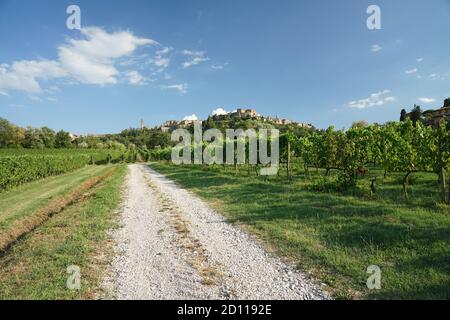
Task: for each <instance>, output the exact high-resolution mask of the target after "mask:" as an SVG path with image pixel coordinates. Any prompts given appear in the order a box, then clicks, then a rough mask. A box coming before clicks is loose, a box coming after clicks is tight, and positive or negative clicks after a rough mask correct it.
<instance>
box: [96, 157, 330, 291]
mask: <svg viewBox="0 0 450 320" xmlns="http://www.w3.org/2000/svg"><path fill="white" fill-rule="evenodd" d="M121 212H122V213H121V224H122V226H121V228H119V229H117V230H115V231H113V238H114V240H115V243H116V245H115V252H116V255H115V257H114V258H113V261H112V264H111V267H110V271H109V273H108V276H107V277H106V279H105V281H104V288H105V291H106V292H107V297H108V298H112V299H163V300H164V299H191V300H197V299H270V300H272V299H275V300H277V299H289V300H300V299H327V298H328V296H327V295H326V294H325V293H324V292H323V291H322V290H321V289H320V288H319V287H318V286H316V285H315V284H314V283H313V282H312V281H310V280H309V279H308V278H307V277H306V276H305V275H304V274H302V273H300V272H298V271H297V270H296V269H295V268H294V267H293V266H292V265H290V264H289V263H287V262H285V261H283V260H282V259H280V258H277V257H275V256H273V255H272V254H269V253H268V252H267V251H266V250H264V248H263V247H262V246H261V245H260V244H259V242H258V241H257V239H255V238H254V237H252V236H250V235H248V234H247V233H245V232H243V231H241V230H239V229H238V228H237V227H235V226H232V225H230V224H229V223H227V222H226V221H225V219H224V218H223V217H222V216H221V215H220V214H218V213H217V212H215V211H214V210H213V209H211V208H210V207H209V206H208V205H207V204H205V203H204V202H203V201H202V200H200V199H199V198H198V197H196V196H194V195H193V194H191V193H190V192H188V191H186V190H184V189H182V188H180V187H179V186H178V185H176V184H175V183H173V182H172V181H170V180H168V179H167V178H165V177H164V176H162V175H160V174H159V173H157V172H155V171H154V170H152V169H150V168H149V167H148V166H146V165H142V164H133V165H130V166H129V172H128V175H127V179H126V190H125V198H124V203H123V204H122V208H121Z"/></svg>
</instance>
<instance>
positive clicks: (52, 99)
mask: <svg viewBox="0 0 450 320" xmlns="http://www.w3.org/2000/svg"><path fill="white" fill-rule="evenodd" d="M47 100H48V101H50V102H57V101H58V99H56V98H54V97H48V98H47Z"/></svg>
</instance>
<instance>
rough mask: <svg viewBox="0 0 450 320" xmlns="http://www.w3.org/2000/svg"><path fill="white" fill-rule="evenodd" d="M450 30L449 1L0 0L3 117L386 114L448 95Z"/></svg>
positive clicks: (93, 123)
mask: <svg viewBox="0 0 450 320" xmlns="http://www.w3.org/2000/svg"><path fill="white" fill-rule="evenodd" d="M71 4H76V5H78V6H79V7H80V8H81V14H82V18H81V24H82V30H81V31H80V30H68V29H67V27H66V20H67V17H68V15H67V14H66V8H67V7H68V6H69V5H71ZM370 4H376V5H379V6H380V8H381V18H382V29H381V30H368V29H367V27H366V20H367V17H368V15H367V13H366V9H367V7H368V5H370ZM449 30H450V0H432V1H416V0H396V1H387V0H386V1H382V0H375V1H370V2H369V1H364V0H345V1H330V0H315V1H312V0H311V1H304V0H303V1H300V0H281V1H275V0H246V1H241V0H226V1H225V0H216V1H210V0H183V1H181V0H180V1H175V0H158V1H156V0H142V1H137V0H129V1H102V0H96V1H75V0H73V1H63V0H53V1H51V0H46V1H43V0H40V1H36V0H29V1H24V0H0V117H5V118H7V119H9V120H11V121H13V122H15V123H17V124H19V125H22V126H25V125H33V126H43V125H47V126H49V127H52V128H54V129H65V130H68V131H71V132H75V133H109V132H118V131H120V130H122V129H124V128H128V127H137V126H138V125H139V121H140V118H141V117H143V118H144V119H145V122H146V123H147V124H148V125H150V126H153V125H157V124H159V123H162V122H163V121H165V120H168V119H183V118H184V117H185V116H188V115H192V114H195V115H197V116H198V117H199V118H202V119H203V118H206V117H207V116H208V115H209V114H211V112H212V111H213V110H215V109H218V108H224V109H225V110H227V111H233V110H234V109H236V108H237V107H251V108H255V109H257V111H259V112H260V113H261V114H263V115H272V116H275V115H279V116H280V117H283V118H288V119H292V120H296V121H302V122H307V123H312V124H314V125H315V126H317V127H321V128H324V127H327V126H329V125H334V126H336V127H337V128H344V127H348V126H350V125H351V123H352V122H353V121H356V120H362V119H364V120H367V121H369V122H385V121H388V120H397V119H398V117H399V113H400V109H401V108H404V107H405V108H408V109H409V108H411V107H412V105H413V104H414V103H418V104H420V105H422V106H423V108H424V109H427V108H436V107H440V106H441V105H442V100H443V99H444V98H446V97H449V96H450V54H449V52H450V41H448V39H449Z"/></svg>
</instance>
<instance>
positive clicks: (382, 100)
mask: <svg viewBox="0 0 450 320" xmlns="http://www.w3.org/2000/svg"><path fill="white" fill-rule="evenodd" d="M389 93H390V90H383V91H380V92H376V93H372V94H371V95H370V96H369V97H368V98H365V99H360V100H355V101H350V102H349V103H348V106H349V107H351V108H356V109H365V108H370V107H376V106H382V105H384V104H386V103H388V102H393V101H396V98H395V97H393V96H388V94H389Z"/></svg>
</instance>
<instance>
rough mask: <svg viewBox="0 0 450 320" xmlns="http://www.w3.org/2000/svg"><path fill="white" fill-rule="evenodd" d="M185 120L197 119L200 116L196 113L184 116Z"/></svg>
mask: <svg viewBox="0 0 450 320" xmlns="http://www.w3.org/2000/svg"><path fill="white" fill-rule="evenodd" d="M183 120H186V121H197V120H198V117H197V116H196V115H195V114H192V115H190V116H186V117H184V118H183Z"/></svg>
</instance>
